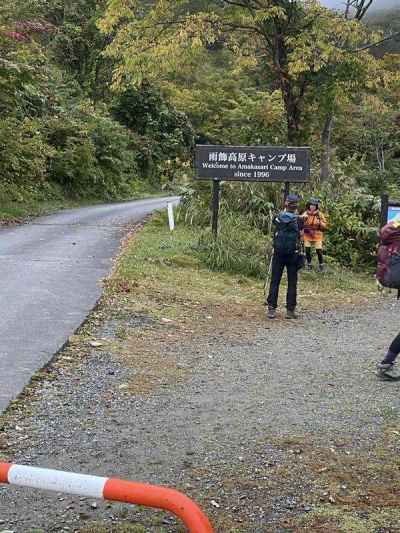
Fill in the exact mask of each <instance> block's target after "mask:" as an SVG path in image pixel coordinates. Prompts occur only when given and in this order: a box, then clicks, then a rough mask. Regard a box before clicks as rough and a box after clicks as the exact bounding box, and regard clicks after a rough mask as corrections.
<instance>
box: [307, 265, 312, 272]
mask: <svg viewBox="0 0 400 533" xmlns="http://www.w3.org/2000/svg"><path fill="white" fill-rule="evenodd" d="M307 272H312V264H311V263H308V264H307Z"/></svg>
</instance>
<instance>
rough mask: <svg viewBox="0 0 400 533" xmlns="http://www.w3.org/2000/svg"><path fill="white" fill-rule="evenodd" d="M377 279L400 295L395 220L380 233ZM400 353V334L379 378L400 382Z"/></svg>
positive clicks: (399, 235)
mask: <svg viewBox="0 0 400 533" xmlns="http://www.w3.org/2000/svg"><path fill="white" fill-rule="evenodd" d="M376 279H377V281H378V283H379V284H380V285H381V286H382V287H388V288H390V289H397V290H398V291H399V292H398V296H399V295H400V221H399V220H396V219H395V220H393V221H392V222H390V223H389V224H386V226H383V228H382V229H381V230H380V232H379V247H378V269H377V272H376ZM399 353H400V333H399V334H398V335H397V337H395V339H394V340H393V341H392V343H391V345H390V346H389V350H388V351H387V354H386V356H385V358H384V359H383V360H382V361H381V362H380V363H378V364H377V375H378V377H379V378H381V379H384V380H389V381H393V380H394V381H398V380H400V373H398V372H396V369H395V366H394V365H395V361H396V358H397V356H398V355H399Z"/></svg>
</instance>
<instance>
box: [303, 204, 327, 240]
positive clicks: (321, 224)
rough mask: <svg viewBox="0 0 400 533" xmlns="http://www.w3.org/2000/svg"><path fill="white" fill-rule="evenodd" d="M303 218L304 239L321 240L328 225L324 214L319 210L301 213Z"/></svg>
mask: <svg viewBox="0 0 400 533" xmlns="http://www.w3.org/2000/svg"><path fill="white" fill-rule="evenodd" d="M302 218H303V219H304V240H305V241H322V239H323V232H324V231H325V230H326V228H327V227H328V224H327V222H326V218H325V215H324V214H323V213H321V211H316V212H311V211H306V212H305V213H303V215H302Z"/></svg>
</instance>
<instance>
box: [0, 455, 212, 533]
mask: <svg viewBox="0 0 400 533" xmlns="http://www.w3.org/2000/svg"><path fill="white" fill-rule="evenodd" d="M0 483H8V484H10V485H18V486H20V487H30V488H33V489H43V490H51V491H55V492H65V493H66V494H77V495H79V496H87V497H90V498H102V499H104V500H109V501H114V502H124V503H133V504H136V505H144V506H146V507H155V508H157V509H163V510H165V511H170V512H171V513H173V514H174V515H175V516H177V517H178V518H180V519H181V520H182V522H183V523H184V524H185V526H186V527H187V528H188V530H189V532H190V533H213V528H212V526H211V524H210V522H209V520H208V518H207V516H206V515H205V514H204V513H203V512H202V511H201V509H200V508H199V507H198V506H197V504H196V503H194V502H193V501H192V500H191V499H190V498H188V497H187V496H185V495H184V494H182V493H181V492H178V491H177V490H174V489H169V488H167V487H158V486H155V485H147V484H144V483H136V482H133V481H124V480H122V479H111V478H110V479H109V478H106V477H98V476H89V475H84V474H75V473H72V472H62V471H60V470H50V469H47V468H36V467H33V466H22V465H14V464H8V463H0Z"/></svg>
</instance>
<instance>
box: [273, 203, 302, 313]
mask: <svg viewBox="0 0 400 533" xmlns="http://www.w3.org/2000/svg"><path fill="white" fill-rule="evenodd" d="M298 203H299V197H298V196H296V195H294V194H290V195H288V197H287V198H286V201H285V210H284V211H282V212H281V213H279V214H278V215H277V216H276V217H275V218H274V220H273V224H274V226H275V232H274V242H273V247H274V254H273V257H272V272H271V283H270V288H269V294H268V298H267V305H268V311H267V316H268V318H271V319H273V318H276V308H277V307H278V294H279V285H280V283H281V279H282V275H283V271H284V269H285V268H286V271H287V278H288V288H287V295H286V310H287V312H286V318H288V319H293V318H297V315H296V312H295V310H296V304H297V278H298V270H299V266H301V257H302V256H301V254H300V242H301V232H302V228H303V220H302V219H301V217H299V216H298V214H297V211H298Z"/></svg>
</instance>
